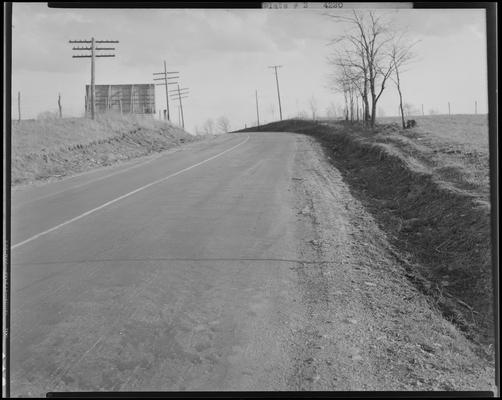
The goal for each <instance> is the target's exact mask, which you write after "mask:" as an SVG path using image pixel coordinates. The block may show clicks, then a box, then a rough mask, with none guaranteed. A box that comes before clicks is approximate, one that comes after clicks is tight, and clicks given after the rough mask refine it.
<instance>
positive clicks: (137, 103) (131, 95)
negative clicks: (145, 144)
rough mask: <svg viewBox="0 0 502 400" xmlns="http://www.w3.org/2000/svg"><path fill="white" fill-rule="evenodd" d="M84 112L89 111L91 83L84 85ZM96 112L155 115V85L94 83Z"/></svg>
mask: <svg viewBox="0 0 502 400" xmlns="http://www.w3.org/2000/svg"><path fill="white" fill-rule="evenodd" d="M85 93H86V95H85V112H86V115H87V114H88V113H89V112H90V111H91V85H86V87H85ZM95 96H96V97H95V107H96V113H98V114H104V113H106V112H109V111H115V112H120V113H122V114H141V115H151V116H154V115H155V85H154V84H153V83H152V84H150V83H145V84H129V85H95Z"/></svg>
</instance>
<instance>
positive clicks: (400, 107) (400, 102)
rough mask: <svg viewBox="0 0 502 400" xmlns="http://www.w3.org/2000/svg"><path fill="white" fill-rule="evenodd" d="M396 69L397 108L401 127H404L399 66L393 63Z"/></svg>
mask: <svg viewBox="0 0 502 400" xmlns="http://www.w3.org/2000/svg"><path fill="white" fill-rule="evenodd" d="M395 69H396V86H397V92H398V93H399V109H400V110H401V123H402V125H403V129H404V128H406V123H405V121H404V109H403V94H402V92H401V82H400V81H399V68H398V67H397V65H395Z"/></svg>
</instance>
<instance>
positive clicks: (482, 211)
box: [248, 120, 494, 354]
mask: <svg viewBox="0 0 502 400" xmlns="http://www.w3.org/2000/svg"><path fill="white" fill-rule="evenodd" d="M380 128H381V129H379V132H377V133H374V132H372V133H369V132H367V131H364V129H362V128H361V127H357V126H352V125H349V124H344V123H343V122H340V123H335V124H331V125H330V126H327V125H325V124H315V123H312V122H307V121H299V120H293V121H281V122H279V123H275V124H269V125H266V126H262V127H260V128H258V129H257V128H250V129H248V130H249V131H253V130H261V131H290V132H297V133H304V134H308V135H311V136H313V137H314V138H316V139H317V140H318V141H320V142H321V143H322V145H323V148H324V149H325V152H326V154H327V156H329V157H330V160H331V162H332V163H333V164H334V165H335V166H336V167H337V168H338V169H339V170H340V172H341V173H342V175H343V176H344V179H345V181H346V182H347V183H348V184H349V186H350V188H351V191H352V194H353V195H354V197H356V198H357V199H359V200H360V201H361V202H362V203H363V204H364V205H365V206H366V207H367V208H368V210H370V212H371V213H372V215H373V216H374V217H375V220H376V221H377V222H378V224H379V225H380V227H381V228H382V229H383V231H385V232H386V234H387V236H388V238H389V241H390V243H391V245H392V246H393V249H390V251H391V252H392V253H393V254H394V256H395V257H397V258H398V259H399V261H400V262H401V263H402V265H403V266H404V267H405V271H406V275H407V276H408V278H409V279H410V280H411V281H412V282H414V284H415V285H416V286H417V287H418V288H419V289H420V290H421V291H422V292H423V293H425V294H426V295H428V296H429V298H430V299H431V303H433V304H435V305H436V306H437V307H438V308H439V309H440V310H441V312H442V313H443V315H444V316H445V317H446V318H447V319H449V320H451V321H452V322H454V323H455V324H456V325H457V326H458V327H459V328H460V329H461V330H462V331H463V332H464V333H465V335H466V336H467V337H469V338H470V339H471V340H473V341H474V342H478V343H480V344H482V345H483V346H482V348H484V349H488V350H487V354H491V353H492V351H493V349H492V348H490V347H489V345H490V344H492V343H493V334H494V332H493V329H494V313H493V290H492V288H493V277H492V273H493V270H492V262H491V231H490V204H489V202H488V201H487V196H486V193H487V192H489V190H488V189H487V188H485V187H482V185H479V186H472V185H465V182H466V181H467V180H468V179H460V178H462V177H456V178H455V179H454V180H451V181H449V180H448V179H447V178H448V176H446V175H444V174H442V173H440V171H442V170H443V169H444V168H442V166H441V165H440V164H437V163H436V161H435V164H434V165H433V164H432V163H427V159H428V156H429V155H428V154H426V152H425V150H423V149H422V148H421V147H420V146H422V145H421V141H419V143H420V145H417V146H414V145H413V143H412V141H411V140H410V141H409V142H410V143H404V142H405V141H403V135H404V133H403V131H401V130H399V129H395V128H394V127H388V126H387V127H383V128H382V127H380ZM387 128H390V129H387ZM410 137H412V136H410ZM393 138H394V139H396V140H392V139H393ZM431 143H432V142H431ZM429 150H430V153H431V154H435V153H436V151H437V149H429ZM464 161H465V160H464ZM462 162H463V161H462ZM472 169H477V173H479V170H480V169H481V168H480V167H479V165H475V166H473V168H472ZM485 169H486V170H485V171H484V173H485V174H486V175H488V173H489V171H488V169H487V165H486V168H485ZM462 171H463V169H458V171H457V172H458V173H460V174H462ZM483 182H485V183H486V182H489V181H488V180H483Z"/></svg>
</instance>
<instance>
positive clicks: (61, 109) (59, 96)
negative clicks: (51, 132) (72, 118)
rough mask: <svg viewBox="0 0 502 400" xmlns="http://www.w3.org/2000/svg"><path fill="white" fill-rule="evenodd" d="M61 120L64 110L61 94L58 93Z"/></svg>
mask: <svg viewBox="0 0 502 400" xmlns="http://www.w3.org/2000/svg"><path fill="white" fill-rule="evenodd" d="M58 108H59V118H63V108H62V107H61V93H58Z"/></svg>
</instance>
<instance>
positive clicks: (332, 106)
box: [326, 102, 337, 119]
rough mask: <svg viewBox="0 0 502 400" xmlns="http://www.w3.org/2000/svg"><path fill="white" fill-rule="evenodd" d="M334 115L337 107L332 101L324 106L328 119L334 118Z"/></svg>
mask: <svg viewBox="0 0 502 400" xmlns="http://www.w3.org/2000/svg"><path fill="white" fill-rule="evenodd" d="M336 115H337V107H336V105H335V104H334V103H333V102H331V103H329V106H328V107H327V108H326V117H327V118H329V119H334V118H336Z"/></svg>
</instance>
